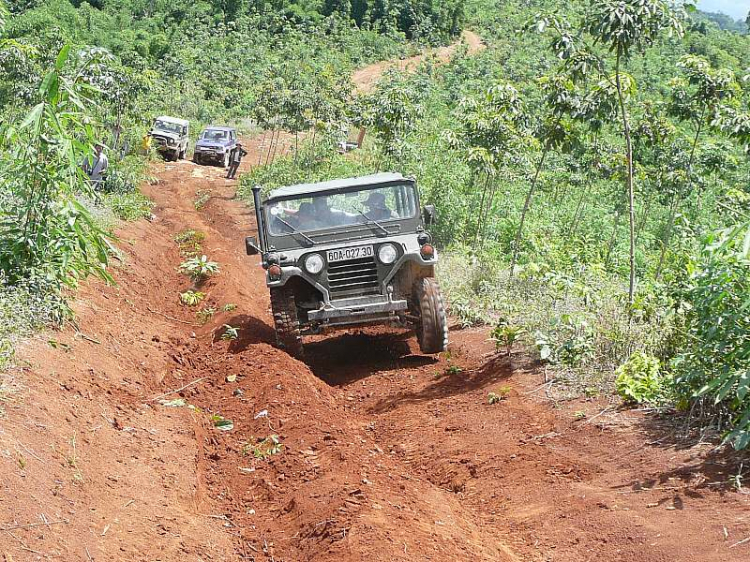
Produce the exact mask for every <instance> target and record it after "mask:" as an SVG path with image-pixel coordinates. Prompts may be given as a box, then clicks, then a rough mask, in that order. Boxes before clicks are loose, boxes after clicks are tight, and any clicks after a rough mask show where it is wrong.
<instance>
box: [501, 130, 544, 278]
mask: <svg viewBox="0 0 750 562" xmlns="http://www.w3.org/2000/svg"><path fill="white" fill-rule="evenodd" d="M549 148H550V146H549V143H547V144H545V145H544V150H543V151H542V157H541V158H540V159H539V163H538V164H537V166H536V170H535V171H534V179H532V180H531V185H530V186H529V192H528V193H527V194H526V201H524V203H523V210H522V211H521V222H519V223H518V230H517V231H516V238H515V240H514V241H513V257H512V258H511V260H510V277H509V280H512V279H513V271H514V270H515V268H516V263H517V262H518V250H519V246H520V245H521V234H522V232H523V223H524V222H526V214H527V213H528V212H529V208H530V207H531V198H532V197H533V195H534V189H535V188H536V184H537V181H539V174H540V173H541V171H542V167H543V166H544V160H545V159H546V158H547V153H548V152H549Z"/></svg>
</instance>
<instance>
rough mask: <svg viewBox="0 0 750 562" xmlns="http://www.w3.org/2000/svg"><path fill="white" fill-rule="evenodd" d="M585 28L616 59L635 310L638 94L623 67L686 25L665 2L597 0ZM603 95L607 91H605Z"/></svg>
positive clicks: (612, 79) (631, 299)
mask: <svg viewBox="0 0 750 562" xmlns="http://www.w3.org/2000/svg"><path fill="white" fill-rule="evenodd" d="M583 27H584V29H585V30H586V31H587V32H588V33H589V34H590V35H591V37H592V38H593V40H594V43H595V44H601V45H603V46H605V47H606V48H607V50H608V51H609V53H610V55H611V56H612V57H613V58H614V69H613V70H614V74H612V75H610V76H608V78H607V80H608V81H609V82H610V84H613V85H614V88H615V93H616V96H617V106H618V109H619V116H620V119H621V122H622V135H623V138H624V140H625V158H626V160H627V178H626V186H627V192H628V211H629V219H630V252H629V254H630V283H629V287H628V304H629V305H630V307H632V305H633V303H634V301H635V283H636V268H635V174H634V168H633V142H632V137H631V130H630V116H629V111H628V103H627V102H628V94H632V93H634V91H635V87H636V84H635V80H634V79H633V78H632V77H631V76H630V75H629V74H626V73H625V72H623V65H624V64H625V63H626V62H627V61H628V60H629V59H630V57H631V54H632V52H633V51H634V50H643V49H645V48H646V47H648V46H650V45H652V44H653V43H654V42H655V41H656V40H657V38H658V37H659V35H660V34H661V32H662V31H665V30H669V31H670V32H675V33H682V23H681V18H680V17H679V14H678V13H677V12H675V11H674V9H673V4H672V3H671V2H667V1H665V0H595V1H594V2H593V3H592V6H591V9H590V11H589V12H588V13H587V15H586V17H585V21H584V26H583ZM602 62H604V61H602ZM603 66H604V65H602V67H603ZM602 70H604V68H602ZM602 91H606V89H605V88H602Z"/></svg>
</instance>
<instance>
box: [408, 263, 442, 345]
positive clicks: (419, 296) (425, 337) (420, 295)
mask: <svg viewBox="0 0 750 562" xmlns="http://www.w3.org/2000/svg"><path fill="white" fill-rule="evenodd" d="M414 307H415V308H416V309H417V310H416V312H417V316H418V317H419V322H418V324H417V340H418V341H419V349H420V350H421V351H422V353H440V352H441V351H445V350H447V349H448V316H447V314H446V312H445V301H443V295H442V294H441V293H440V287H439V286H438V284H437V281H435V279H434V278H433V277H424V278H422V279H418V280H417V281H416V283H414Z"/></svg>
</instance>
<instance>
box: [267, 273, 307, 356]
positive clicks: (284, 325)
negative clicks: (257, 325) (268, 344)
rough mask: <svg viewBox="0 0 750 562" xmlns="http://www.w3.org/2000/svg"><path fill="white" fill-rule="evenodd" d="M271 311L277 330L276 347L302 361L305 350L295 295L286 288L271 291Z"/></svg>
mask: <svg viewBox="0 0 750 562" xmlns="http://www.w3.org/2000/svg"><path fill="white" fill-rule="evenodd" d="M271 311H272V312H273V323H274V329H275V330H276V345H278V346H279V347H280V348H281V349H283V350H284V351H286V352H287V353H288V354H289V355H291V356H292V357H296V358H297V359H302V358H303V357H304V349H303V347H302V335H301V333H300V329H299V317H298V316H297V304H296V302H295V300H294V293H293V292H292V291H290V290H288V289H287V288H286V287H279V288H276V289H271Z"/></svg>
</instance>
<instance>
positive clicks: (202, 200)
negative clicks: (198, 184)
mask: <svg viewBox="0 0 750 562" xmlns="http://www.w3.org/2000/svg"><path fill="white" fill-rule="evenodd" d="M211 193H212V192H211V190H210V189H206V190H203V189H199V190H198V191H196V193H195V202H194V203H193V206H194V207H195V210H196V211H200V210H201V209H202V208H203V207H205V206H206V203H208V202H209V200H210V199H211Z"/></svg>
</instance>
